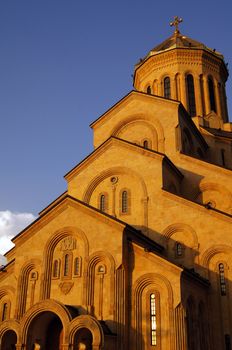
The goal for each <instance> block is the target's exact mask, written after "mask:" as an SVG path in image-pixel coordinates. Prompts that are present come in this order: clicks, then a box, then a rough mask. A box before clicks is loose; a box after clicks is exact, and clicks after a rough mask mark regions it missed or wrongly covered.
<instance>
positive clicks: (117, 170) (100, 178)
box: [83, 167, 148, 203]
mask: <svg viewBox="0 0 232 350" xmlns="http://www.w3.org/2000/svg"><path fill="white" fill-rule="evenodd" d="M120 174H124V175H131V176H133V177H135V178H136V179H138V181H139V183H140V184H141V187H142V190H143V196H144V198H147V196H148V194H147V186H146V184H145V182H144V180H143V178H142V176H141V175H140V174H139V173H137V172H135V171H133V170H131V169H129V168H126V167H113V168H110V169H107V170H104V171H103V172H102V173H101V174H100V175H97V176H96V177H95V178H94V179H93V180H92V182H91V183H90V185H89V186H88V187H87V189H86V191H85V193H84V196H83V202H85V203H89V202H90V198H91V195H92V193H93V191H94V190H95V189H96V187H97V186H98V185H99V184H100V183H101V182H102V181H103V180H105V179H106V178H107V177H109V176H111V175H120Z"/></svg>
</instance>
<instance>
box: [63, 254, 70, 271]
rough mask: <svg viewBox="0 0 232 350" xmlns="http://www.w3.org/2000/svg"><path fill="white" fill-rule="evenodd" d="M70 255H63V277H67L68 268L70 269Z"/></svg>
mask: <svg viewBox="0 0 232 350" xmlns="http://www.w3.org/2000/svg"><path fill="white" fill-rule="evenodd" d="M69 260H70V255H69V254H65V256H64V276H68V275H69V268H70V261H69Z"/></svg>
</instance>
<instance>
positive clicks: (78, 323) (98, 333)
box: [68, 315, 104, 350]
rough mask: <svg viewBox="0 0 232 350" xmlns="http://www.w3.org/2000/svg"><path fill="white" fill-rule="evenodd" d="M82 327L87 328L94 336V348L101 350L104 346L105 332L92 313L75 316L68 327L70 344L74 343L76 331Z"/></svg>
mask: <svg viewBox="0 0 232 350" xmlns="http://www.w3.org/2000/svg"><path fill="white" fill-rule="evenodd" d="M82 328H87V329H88V330H89V331H90V332H91V333H92V336H93V343H92V346H93V349H94V350H98V349H99V350H100V349H103V348H104V333H103V330H102V327H101V325H100V323H99V322H98V321H97V320H96V319H95V318H94V317H92V316H90V315H82V316H78V317H76V318H74V319H73V320H72V321H71V323H70V324H69V327H68V333H69V340H68V343H69V344H74V337H75V334H76V332H78V331H79V330H81V329H82Z"/></svg>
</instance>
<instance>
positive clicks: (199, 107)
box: [194, 75, 203, 116]
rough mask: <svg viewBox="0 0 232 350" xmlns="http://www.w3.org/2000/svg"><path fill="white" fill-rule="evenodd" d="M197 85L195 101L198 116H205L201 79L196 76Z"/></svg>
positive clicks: (195, 82) (195, 83)
mask: <svg viewBox="0 0 232 350" xmlns="http://www.w3.org/2000/svg"><path fill="white" fill-rule="evenodd" d="M194 85H195V100H196V112H197V113H196V114H197V115H200V116H203V106H202V96H201V79H200V77H199V76H198V75H194Z"/></svg>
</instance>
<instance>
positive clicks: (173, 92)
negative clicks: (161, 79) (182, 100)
mask: <svg viewBox="0 0 232 350" xmlns="http://www.w3.org/2000/svg"><path fill="white" fill-rule="evenodd" d="M170 80H171V98H172V99H173V100H176V99H177V91H176V80H175V76H173V77H170Z"/></svg>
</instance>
